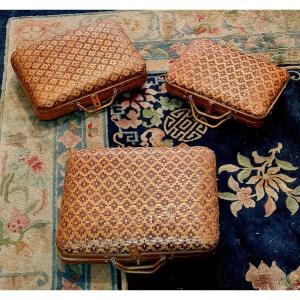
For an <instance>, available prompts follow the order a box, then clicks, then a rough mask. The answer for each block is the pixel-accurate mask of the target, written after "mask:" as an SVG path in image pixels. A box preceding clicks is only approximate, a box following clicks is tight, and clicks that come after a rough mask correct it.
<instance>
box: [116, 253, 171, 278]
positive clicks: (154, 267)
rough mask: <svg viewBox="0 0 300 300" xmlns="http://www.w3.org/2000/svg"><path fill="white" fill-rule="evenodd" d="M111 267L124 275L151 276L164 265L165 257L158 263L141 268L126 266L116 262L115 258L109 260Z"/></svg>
mask: <svg viewBox="0 0 300 300" xmlns="http://www.w3.org/2000/svg"><path fill="white" fill-rule="evenodd" d="M111 262H112V265H113V266H114V267H115V268H118V269H119V270H121V271H124V272H126V273H138V274H152V273H154V272H156V271H157V270H158V269H159V268H160V267H161V266H163V265H164V264H165V263H166V257H165V256H162V257H161V258H160V259H159V260H158V261H156V262H155V263H153V264H151V265H141V266H126V265H123V264H121V263H120V262H117V261H116V259H115V258H112V259H111Z"/></svg>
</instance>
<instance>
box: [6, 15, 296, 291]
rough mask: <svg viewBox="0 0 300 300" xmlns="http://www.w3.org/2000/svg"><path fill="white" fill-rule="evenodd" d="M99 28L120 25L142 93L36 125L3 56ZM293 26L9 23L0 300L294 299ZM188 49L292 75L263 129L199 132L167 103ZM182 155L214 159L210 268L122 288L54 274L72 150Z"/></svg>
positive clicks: (228, 19) (184, 110) (281, 21)
mask: <svg viewBox="0 0 300 300" xmlns="http://www.w3.org/2000/svg"><path fill="white" fill-rule="evenodd" d="M3 14H5V13H4V12H3ZM26 14H28V12H27V13H26ZM35 14H39V13H37V12H35ZM40 14H42V12H40ZM107 17H108V18H112V19H114V20H116V21H118V22H120V24H121V25H122V26H123V27H124V29H125V31H126V32H127V33H128V35H129V36H130V38H131V39H132V40H133V42H134V45H135V47H136V48H137V49H138V50H139V51H140V53H141V55H142V56H143V57H144V58H145V60H146V61H147V67H148V71H149V78H148V81H147V83H146V84H145V85H144V87H143V88H142V89H141V90H140V92H139V93H136V94H133V93H127V94H125V95H122V96H119V97H118V99H117V101H116V103H115V104H114V105H113V106H112V107H111V108H110V109H108V110H106V111H104V112H101V113H98V114H94V115H84V114H83V113H81V112H76V113H73V114H71V115H68V116H66V117H63V118H60V119H58V120H56V121H53V122H39V121H37V119H36V118H35V116H34V114H33V112H32V110H31V108H30V105H29V103H28V102H27V99H26V97H25V95H24V93H23V92H22V90H21V89H20V86H19V84H18V82H17V80H16V77H15V75H14V74H13V72H12V69H11V66H10V64H9V57H10V55H11V53H12V51H13V50H14V49H15V48H16V47H18V46H21V45H26V44H28V43H31V42H32V41H38V40H40V39H43V38H45V37H48V36H52V35H54V34H57V33H60V32H64V31H65V30H69V29H73V28H77V27H78V26H80V25H83V24H88V23H89V22H92V21H93V20H96V19H99V18H107ZM299 18H300V12H299V11H264V12H259V11H199V12H197V11H190V12H183V11H177V12H168V11H164V12H157V11H155V12H152V11H137V12H133V11H131V12H105V13H100V12H97V13H92V14H90V13H88V14H83V13H81V14H73V15H63V16H40V17H26V18H12V19H10V20H9V22H8V25H7V34H6V44H5V57H4V75H3V84H2V101H1V127H0V130H1V144H0V149H1V151H0V155H1V160H0V162H1V165H0V168H1V185H0V289H120V288H123V289H124V288H127V284H128V288H129V289H253V288H254V289H299V287H300V255H299V253H300V240H299V236H300V235H299V234H300V229H299V228H300V217H299V213H300V209H299V203H300V181H299V179H298V178H299V175H300V174H299V169H298V167H299V166H300V155H299V154H300V143H299V132H300V103H299V99H300V86H299V80H300V79H299V67H298V64H299V62H300V23H299ZM2 21H3V20H2ZM195 38H209V39H212V40H215V41H217V42H219V43H224V44H227V45H229V46H232V47H236V48H239V49H242V50H243V51H245V52H246V53H251V54H253V55H255V56H258V57H261V58H263V59H265V60H268V61H272V62H274V63H277V64H281V65H284V66H285V67H288V68H289V72H290V75H291V80H290V81H289V83H288V86H287V89H286V91H285V92H284V95H283V97H281V100H280V101H279V103H278V105H277V106H276V108H275V110H274V112H273V114H272V115H271V117H270V118H269V120H268V122H267V124H266V125H265V126H264V127H263V128H261V129H258V130H257V129H256V130H255V129H250V128H247V127H245V126H242V125H237V124H236V123H234V122H233V121H229V122H228V123H226V124H225V125H224V126H222V127H220V128H219V129H215V130H213V129H208V128H206V127H205V126H202V125H199V124H197V123H195V122H194V121H193V119H192V117H191V112H190V110H189V108H188V106H187V105H186V103H184V102H182V101H180V100H179V99H176V98H174V97H171V96H170V95H168V94H167V93H166V90H165V85H164V80H165V77H164V75H165V73H166V71H167V68H168V60H170V59H173V58H175V57H177V56H178V55H180V54H181V53H182V51H183V50H184V49H185V47H186V45H187V44H189V43H190V41H191V40H193V39H195ZM181 144H187V145H190V146H194V145H203V146H208V147H210V148H212V149H213V150H214V151H215V152H216V155H217V165H218V189H219V196H220V230H221V239H220V245H219V247H218V250H217V253H216V254H215V255H214V256H213V257H212V258H210V259H209V260H206V261H201V260H199V261H189V260H187V261H177V262H169V263H168V264H167V265H166V266H165V267H163V268H162V269H161V270H160V271H159V272H157V273H155V274H153V275H147V276H142V275H130V276H127V280H126V277H125V276H124V275H123V274H121V273H120V272H116V271H115V270H114V269H113V268H111V267H110V266H96V265H93V266H90V265H65V264H63V263H61V262H60V260H59V259H58V258H57V252H56V248H55V243H54V240H55V233H56V228H57V216H58V212H59V207H60V199H61V192H62V184H63V177H64V166H65V161H66V159H67V156H68V152H69V151H70V149H72V148H77V149H79V148H85V147H88V148H91V147H95V146H96V147H99V146H100V147H124V146H134V147H138V146H143V147H147V146H154V147H160V146H177V145H181Z"/></svg>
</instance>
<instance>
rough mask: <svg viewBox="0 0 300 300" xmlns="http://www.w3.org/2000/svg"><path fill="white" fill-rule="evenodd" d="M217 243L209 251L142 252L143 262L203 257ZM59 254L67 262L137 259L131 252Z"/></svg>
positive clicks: (107, 261) (209, 253)
mask: <svg viewBox="0 0 300 300" xmlns="http://www.w3.org/2000/svg"><path fill="white" fill-rule="evenodd" d="M216 247H217V245H216V246H215V247H214V248H213V249H210V250H207V251H205V252H204V251H198V250H193V251H168V252H167V251H166V252H153V253H145V252H144V253H141V256H142V259H141V262H144V261H149V260H153V259H157V258H160V257H163V256H165V257H166V258H167V259H173V258H181V257H203V256H210V255H211V254H212V253H214V252H215V249H216ZM58 256H59V257H60V258H61V259H62V260H63V261H65V262H66V263H95V264H97V263H110V262H111V259H112V258H115V259H116V260H118V261H121V262H133V263H135V262H136V260H135V259H134V258H133V257H132V256H131V255H130V254H118V255H114V254H107V255H104V254H103V255H94V254H84V255H70V254H68V255H67V254H62V253H61V252H60V251H59V249H58Z"/></svg>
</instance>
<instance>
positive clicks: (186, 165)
mask: <svg viewBox="0 0 300 300" xmlns="http://www.w3.org/2000/svg"><path fill="white" fill-rule="evenodd" d="M215 168H216V166H215V155H214V153H213V151H211V150H210V149H208V148H205V147H175V148H132V147H129V148H103V149H91V150H80V151H77V152H72V153H71V154H70V157H69V160H68V163H67V169H66V177H65V182H64V192H63V197H62V204H61V210H60V221H59V226H58V232H57V247H58V253H59V255H60V257H61V258H62V259H63V260H64V261H65V262H69V263H110V262H112V263H113V265H114V266H115V267H117V268H119V269H121V270H124V271H125V272H131V273H153V272H155V271H156V270H157V269H158V268H160V267H161V266H162V265H163V264H164V263H165V262H166V261H167V260H169V259H172V258H174V257H194V256H206V255H207V254H211V253H212V252H214V249H215V247H216V246H217V243H218V238H219V211H218V199H217V188H216V169H215Z"/></svg>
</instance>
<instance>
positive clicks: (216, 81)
mask: <svg viewBox="0 0 300 300" xmlns="http://www.w3.org/2000/svg"><path fill="white" fill-rule="evenodd" d="M288 79H289V75H288V72H287V71H286V70H285V69H282V68H279V67H277V66H275V65H273V64H270V63H267V62H264V61H262V60H260V59H257V58H254V57H252V56H250V55H246V54H244V53H241V52H239V51H237V50H234V49H231V48H229V47H226V46H223V45H219V44H216V43H214V42H212V41H209V40H195V41H193V42H192V43H191V44H190V45H189V46H188V48H187V50H186V51H185V53H184V54H183V55H182V56H181V57H179V58H178V59H176V60H175V61H173V63H171V64H170V69H169V72H168V75H167V80H166V81H167V82H166V89H167V90H168V92H169V93H170V94H173V95H175V96H178V97H180V98H183V99H186V100H187V101H188V102H189V103H190V105H191V109H192V113H193V116H194V118H195V119H196V120H197V121H198V122H200V123H202V124H204V125H206V126H208V127H210V128H216V127H218V126H220V125H221V124H223V123H224V122H225V121H226V120H228V119H230V118H231V117H232V118H233V119H235V120H237V121H239V122H241V123H244V124H246V125H248V126H250V127H256V128H258V127H261V126H262V125H263V124H264V122H265V119H266V117H267V115H268V114H269V113H270V112H271V110H272V108H273V106H274V105H275V103H276V102H277V99H278V98H279V96H280V94H281V93H282V91H283V89H284V88H285V86H286V84H287V81H288ZM198 105H199V106H201V107H202V110H200V109H199V108H198V107H197V106H198ZM203 110H204V111H203ZM204 118H208V119H211V120H214V121H213V122H211V121H206V120H205V119H204Z"/></svg>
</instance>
